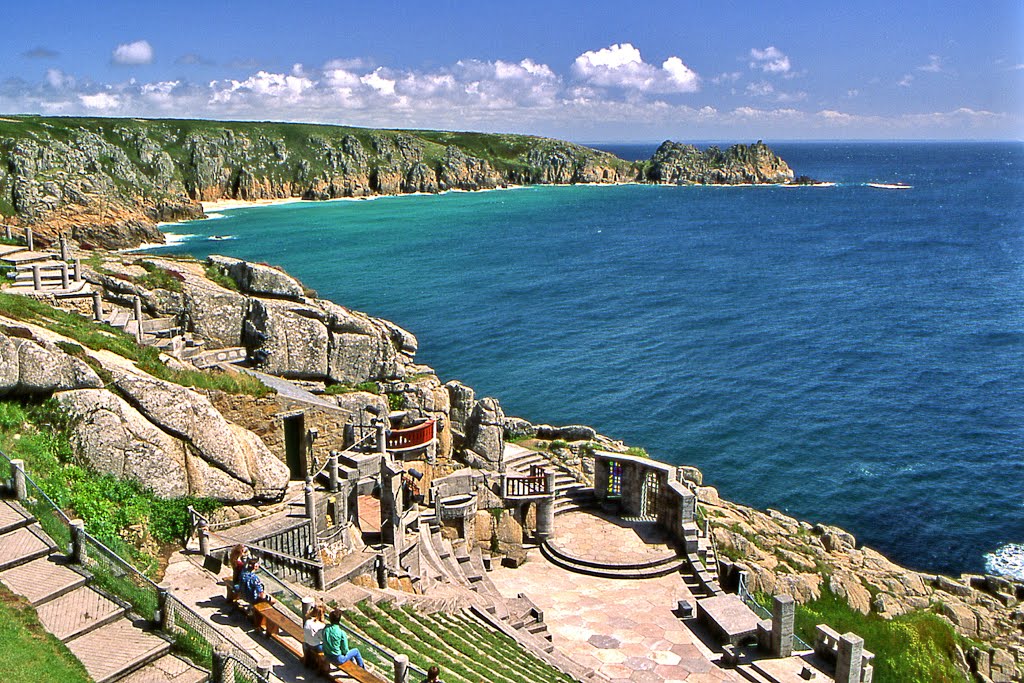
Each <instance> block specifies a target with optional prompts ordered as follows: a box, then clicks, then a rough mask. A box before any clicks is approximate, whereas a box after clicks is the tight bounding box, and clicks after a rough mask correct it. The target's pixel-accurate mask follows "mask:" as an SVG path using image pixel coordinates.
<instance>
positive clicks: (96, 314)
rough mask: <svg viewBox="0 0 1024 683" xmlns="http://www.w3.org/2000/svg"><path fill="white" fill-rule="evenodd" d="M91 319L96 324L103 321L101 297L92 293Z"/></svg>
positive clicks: (97, 293) (96, 293)
mask: <svg viewBox="0 0 1024 683" xmlns="http://www.w3.org/2000/svg"><path fill="white" fill-rule="evenodd" d="M92 317H93V320H95V321H96V322H99V321H101V320H103V295H102V294H100V293H99V292H93V293H92Z"/></svg>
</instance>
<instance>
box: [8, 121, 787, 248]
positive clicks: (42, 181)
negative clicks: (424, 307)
mask: <svg viewBox="0 0 1024 683" xmlns="http://www.w3.org/2000/svg"><path fill="white" fill-rule="evenodd" d="M792 181H793V172H792V171H791V170H790V169H789V167H788V166H787V165H786V163H785V162H784V161H783V160H782V159H780V158H779V157H778V156H776V155H775V154H774V153H773V152H772V151H771V150H770V149H769V148H768V147H767V146H766V145H764V144H763V143H761V142H757V143H755V144H753V145H734V146H732V147H730V148H728V149H726V150H721V149H719V148H717V147H711V148H709V149H707V150H704V151H701V150H698V149H696V148H695V147H693V146H690V145H682V144H679V143H674V142H665V143H664V144H662V145H661V147H660V148H659V149H658V151H657V152H656V153H655V155H654V156H653V157H652V158H651V159H650V160H648V161H644V162H629V161H625V160H623V159H620V158H619V157H616V156H615V155H613V154H609V153H607V152H602V151H599V150H596V149H591V148H588V147H584V146H582V145H577V144H573V143H570V142H565V141H561V140H554V139H550V138H541V137H534V136H527V135H505V134H484V133H451V132H442V131H393V130H374V129H366V128H349V127H342V126H325V125H311V124H286V123H242V122H217V121H187V120H141V119H89V118H51V117H38V116H7V117H4V118H3V119H0V222H9V223H14V224H18V225H27V226H33V227H34V229H35V230H36V232H37V234H38V235H39V236H40V237H41V238H42V240H43V241H44V242H45V241H48V240H52V239H54V237H55V236H56V235H58V234H68V235H70V237H71V238H72V239H73V240H74V241H76V242H78V243H79V244H81V245H83V246H86V247H101V248H108V249H121V248H126V247H132V246H138V245H139V244H142V243H147V242H162V241H163V235H162V234H161V232H160V230H159V229H158V228H157V227H156V226H157V224H158V223H160V222H167V221H176V220H185V219H191V218H199V217H202V216H203V215H204V214H203V210H202V206H201V202H204V201H215V200H222V199H238V200H264V199H284V198H302V199H308V200H323V199H336V198H342V197H369V196H374V195H391V194H402V193H412V192H427V193H436V192H444V191H447V190H486V189H493V188H498V187H507V186H510V185H531V184H573V183H631V182H638V183H658V184H676V185H681V184H759V183H789V182H792Z"/></svg>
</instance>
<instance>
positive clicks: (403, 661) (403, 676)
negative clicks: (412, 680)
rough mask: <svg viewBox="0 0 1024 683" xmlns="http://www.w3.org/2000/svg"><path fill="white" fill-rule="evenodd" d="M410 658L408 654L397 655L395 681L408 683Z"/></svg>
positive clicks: (396, 682)
mask: <svg viewBox="0 0 1024 683" xmlns="http://www.w3.org/2000/svg"><path fill="white" fill-rule="evenodd" d="M408 681H409V658H408V657H407V656H406V655H395V683H408Z"/></svg>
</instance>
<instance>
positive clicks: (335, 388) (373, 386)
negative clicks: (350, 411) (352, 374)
mask: <svg viewBox="0 0 1024 683" xmlns="http://www.w3.org/2000/svg"><path fill="white" fill-rule="evenodd" d="M356 391H365V392H368V393H371V394H380V385H379V384H377V383H376V382H360V383H359V384H346V383H344V382H342V383H338V384H329V385H327V386H326V387H325V388H324V393H325V394H330V395H332V396H337V395H340V394H351V393H353V392H356Z"/></svg>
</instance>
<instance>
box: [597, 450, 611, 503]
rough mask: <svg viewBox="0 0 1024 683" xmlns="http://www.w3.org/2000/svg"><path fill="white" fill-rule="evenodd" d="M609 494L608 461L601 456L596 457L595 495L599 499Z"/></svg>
mask: <svg viewBox="0 0 1024 683" xmlns="http://www.w3.org/2000/svg"><path fill="white" fill-rule="evenodd" d="M607 496H608V461H607V460H605V459H604V458H602V457H600V456H595V457H594V497H595V498H597V500H598V501H602V500H604V499H605V498H606V497H607Z"/></svg>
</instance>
